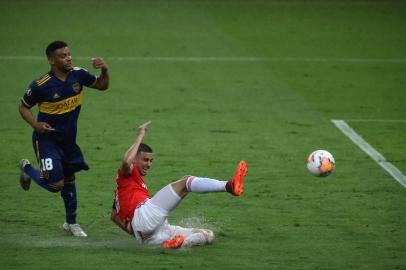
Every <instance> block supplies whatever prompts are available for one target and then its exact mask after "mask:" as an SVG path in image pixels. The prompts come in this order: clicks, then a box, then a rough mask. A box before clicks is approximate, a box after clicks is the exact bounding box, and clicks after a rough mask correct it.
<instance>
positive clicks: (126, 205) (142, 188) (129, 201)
mask: <svg viewBox="0 0 406 270" xmlns="http://www.w3.org/2000/svg"><path fill="white" fill-rule="evenodd" d="M147 199H149V193H148V188H147V186H146V185H145V183H144V180H143V179H142V176H141V175H140V173H139V172H138V170H137V168H136V167H135V166H133V168H132V170H131V174H130V175H128V176H124V175H123V174H122V172H121V169H118V172H117V178H116V192H115V202H116V210H117V216H118V218H119V219H120V220H121V221H122V222H124V224H128V223H129V222H131V221H132V219H133V217H134V210H135V209H136V208H137V207H138V206H139V205H141V204H142V203H143V202H145V201H146V200H147Z"/></svg>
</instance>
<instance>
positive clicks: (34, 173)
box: [24, 164, 59, 192]
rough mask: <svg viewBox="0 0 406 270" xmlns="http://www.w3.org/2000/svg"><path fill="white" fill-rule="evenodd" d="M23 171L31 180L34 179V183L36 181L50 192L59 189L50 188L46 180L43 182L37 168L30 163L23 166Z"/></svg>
mask: <svg viewBox="0 0 406 270" xmlns="http://www.w3.org/2000/svg"><path fill="white" fill-rule="evenodd" d="M24 172H25V173H26V174H28V175H29V176H30V177H31V179H32V180H34V182H35V183H37V185H38V186H40V187H43V188H44V189H46V190H48V191H50V192H58V191H59V190H56V189H54V188H52V187H51V186H49V185H48V183H47V182H45V180H44V179H42V178H41V176H40V175H41V174H40V172H39V170H37V169H35V168H34V167H32V166H31V164H27V165H25V167H24Z"/></svg>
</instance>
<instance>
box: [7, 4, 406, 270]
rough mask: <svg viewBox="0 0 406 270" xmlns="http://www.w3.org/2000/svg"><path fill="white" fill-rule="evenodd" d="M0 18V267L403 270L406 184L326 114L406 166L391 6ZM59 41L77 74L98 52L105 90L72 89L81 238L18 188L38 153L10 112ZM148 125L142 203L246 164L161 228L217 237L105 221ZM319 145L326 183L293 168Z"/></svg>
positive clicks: (101, 10) (400, 28) (209, 7)
mask: <svg viewBox="0 0 406 270" xmlns="http://www.w3.org/2000/svg"><path fill="white" fill-rule="evenodd" d="M0 10H1V11H2V15H1V16H0V36H1V39H0V40H1V41H0V73H1V74H2V76H1V77H2V78H1V80H0V97H1V101H2V102H1V104H2V108H3V109H2V113H1V114H0V132H1V133H0V144H1V158H0V168H1V170H0V202H1V203H0V213H1V218H0V228H1V232H0V249H1V253H0V268H1V269H97V270H101V269H406V226H405V224H406V215H405V213H406V212H405V209H406V189H405V188H404V187H403V186H402V185H400V184H399V183H398V182H396V181H395V180H394V179H393V178H392V177H391V176H390V175H389V174H388V173H387V172H386V171H384V170H383V169H382V168H381V167H380V166H378V164H377V163H376V162H375V161H373V160H372V159H371V158H370V157H368V156H367V155H366V154H365V153H364V152H362V151H361V150H360V149H359V148H358V146H356V145H355V144H353V143H352V142H351V141H350V140H349V139H348V138H347V137H345V136H344V134H342V133H341V132H340V130H338V129H337V128H336V127H335V126H334V125H333V124H332V123H331V121H330V120H331V119H343V120H346V121H347V120H348V123H349V124H350V125H351V126H352V127H353V128H354V129H355V130H356V131H357V132H358V133H359V134H360V135H361V136H363V137H364V139H365V140H367V141H368V142H369V143H370V144H371V145H372V146H374V147H375V148H376V149H377V150H378V151H379V152H380V153H382V154H383V155H384V156H385V157H386V158H387V160H389V161H390V162H392V164H394V165H395V166H396V167H397V168H398V169H399V170H401V171H402V172H403V174H405V173H406V136H405V134H406V123H405V120H406V88H405V85H406V76H405V74H406V60H405V59H406V28H405V25H406V4H405V2H404V1H383V0H382V1H380V0H371V1H368V0H365V1H364V0H360V1H338V0H337V1H333V0H332V1H317V0H313V1H312V0H310V1H299V0H296V1H276V0H275V1H273V0H271V1H265V0H263V1H260V0H258V1H254V0H253V1H248V0H247V1H243V0H239V1H231V0H229V1H226V0H218V1H214V0H208V1H203V0H196V1H187V0H175V1H164V0H157V1H123V0H119V1H107V0H105V1H96V0H94V1H90V0H85V1H50V0H49V1H48V0H41V1H28V0H21V1H11V0H4V1H1V2H0ZM55 39H62V40H66V41H67V42H68V43H69V45H70V48H71V51H72V53H73V56H74V57H75V56H76V57H77V58H76V59H75V58H74V62H75V64H76V65H77V66H82V67H85V68H88V69H89V70H91V71H93V70H92V68H91V66H90V57H94V56H102V57H104V58H105V59H106V61H107V62H108V64H109V66H110V74H111V86H110V89H109V90H108V91H107V92H104V93H100V92H97V91H93V90H91V89H86V90H85V101H84V105H83V107H82V113H81V117H80V120H79V134H78V143H79V145H80V146H81V147H82V149H83V151H84V154H85V157H86V160H87V162H88V163H89V165H90V167H91V170H90V171H88V172H81V173H79V174H78V175H77V186H78V200H79V208H78V221H79V223H81V225H82V226H83V227H84V228H85V230H86V231H87V232H88V234H89V237H87V238H86V239H76V238H72V237H70V236H68V235H66V234H65V233H64V232H63V231H62V229H61V224H62V223H63V220H64V210H63V203H62V200H61V198H60V196H59V194H51V193H47V192H45V191H44V190H42V189H40V188H39V187H38V186H36V185H35V184H33V185H32V188H31V190H30V191H28V192H24V191H23V190H21V188H20V187H19V184H18V175H19V172H18V168H17V163H18V161H19V159H21V158H29V159H30V160H34V154H33V151H32V147H31V139H30V136H31V129H30V127H28V125H27V124H26V123H25V122H24V121H23V120H22V119H21V117H20V115H19V114H18V111H17V104H18V102H19V98H20V97H21V96H22V95H23V93H24V91H25V90H26V87H27V85H28V84H29V82H30V81H31V80H33V79H35V78H38V77H39V76H40V75H42V74H43V73H45V72H47V70H48V64H47V62H46V59H45V57H43V54H44V53H43V51H44V49H45V47H46V45H47V44H48V43H49V42H50V41H52V40H55ZM87 57H88V58H89V60H86V59H87ZM131 57H133V58H131ZM351 119H366V120H403V122H402V121H398V122H388V121H381V122H379V121H371V122H354V121H353V122H351V121H349V120H351ZM147 120H152V124H151V127H150V130H149V133H148V134H147V137H146V139H145V141H146V142H147V143H149V144H151V146H152V147H153V149H154V151H155V153H156V154H155V161H154V165H153V168H152V169H151V172H150V175H149V176H148V177H147V179H146V182H147V184H148V186H149V188H150V190H151V192H152V193H155V192H156V191H157V190H158V189H159V188H161V187H162V186H163V185H164V184H166V183H169V182H170V181H172V180H176V179H178V178H179V177H181V176H183V175H185V174H194V175H198V176H207V177H213V178H219V179H227V178H229V177H230V176H231V175H232V173H233V170H234V168H235V166H236V164H237V163H238V161H239V160H240V159H245V160H247V163H248V165H249V176H248V178H247V181H246V191H245V194H244V196H243V197H241V198H234V197H232V196H228V195H227V194H207V195H196V194H190V195H189V196H188V197H187V198H186V199H185V200H184V202H182V204H181V205H180V207H179V208H178V209H176V210H175V212H174V213H173V215H172V216H171V218H170V222H172V223H174V224H181V225H192V226H205V227H208V228H210V229H212V230H214V232H215V234H216V236H217V240H216V242H215V244H214V245H212V246H205V247H197V248H193V249H188V250H179V251H164V250H162V249H160V248H151V247H140V246H138V245H136V243H135V242H134V240H133V239H131V238H129V237H128V236H127V235H125V234H124V233H123V232H121V231H120V230H119V229H118V228H116V227H115V226H114V225H113V224H112V223H111V222H110V221H109V218H108V213H109V211H110V207H111V203H112V197H113V190H114V178H115V174H116V169H117V167H118V165H119V164H120V160H121V158H122V155H123V153H124V151H125V150H126V149H127V147H128V146H129V145H130V144H131V143H132V142H133V139H134V138H135V132H136V130H135V127H136V126H137V125H138V124H140V123H143V122H144V121H147ZM319 148H324V149H327V150H329V151H330V152H332V153H333V155H334V157H335V159H336V162H337V166H336V170H335V171H334V173H333V174H332V175H331V176H329V177H328V178H326V179H319V178H316V177H313V176H311V175H310V174H309V173H308V172H307V169H306V166H305V160H306V158H307V155H308V154H309V153H310V152H312V151H313V150H316V149H319Z"/></svg>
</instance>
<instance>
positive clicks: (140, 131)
mask: <svg viewBox="0 0 406 270" xmlns="http://www.w3.org/2000/svg"><path fill="white" fill-rule="evenodd" d="M149 124H151V121H148V122H146V123H144V124H142V125H141V126H139V127H138V134H139V135H142V136H145V133H147V130H148V125H149Z"/></svg>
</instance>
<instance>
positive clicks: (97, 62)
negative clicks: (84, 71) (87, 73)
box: [92, 57, 108, 70]
mask: <svg viewBox="0 0 406 270" xmlns="http://www.w3.org/2000/svg"><path fill="white" fill-rule="evenodd" d="M92 64H93V67H94V68H96V69H99V68H101V69H105V70H107V69H108V66H107V64H106V62H105V61H104V60H103V58H99V57H97V58H92Z"/></svg>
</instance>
